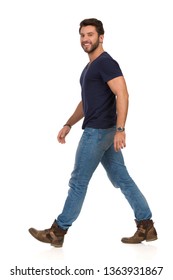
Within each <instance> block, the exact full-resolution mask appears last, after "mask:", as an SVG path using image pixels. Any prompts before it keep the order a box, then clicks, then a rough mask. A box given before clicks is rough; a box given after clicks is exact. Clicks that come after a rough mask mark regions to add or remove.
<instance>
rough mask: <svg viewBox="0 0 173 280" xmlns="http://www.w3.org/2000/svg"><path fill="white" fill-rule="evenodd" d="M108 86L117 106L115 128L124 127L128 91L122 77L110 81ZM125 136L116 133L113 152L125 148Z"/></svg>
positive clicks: (121, 133) (123, 133)
mask: <svg viewBox="0 0 173 280" xmlns="http://www.w3.org/2000/svg"><path fill="white" fill-rule="evenodd" d="M108 86H109V87H110V89H111V91H112V92H113V93H114V94H115V95H116V99H117V100H116V102H117V103H116V104H117V105H116V106H117V123H116V126H117V127H125V123H126V118H127V112H128V91H127V86H126V82H125V80H124V77H122V76H121V77H118V78H114V79H112V80H110V81H109V82H108ZM125 138H126V135H125V131H124V132H116V134H115V137H114V148H115V151H119V150H120V149H122V148H124V147H125V146H126V139H125Z"/></svg>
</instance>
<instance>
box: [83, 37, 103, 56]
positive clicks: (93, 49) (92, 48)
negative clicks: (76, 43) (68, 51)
mask: <svg viewBox="0 0 173 280" xmlns="http://www.w3.org/2000/svg"><path fill="white" fill-rule="evenodd" d="M98 46H99V40H97V42H96V43H95V44H92V45H91V48H90V49H89V50H87V48H86V49H85V46H82V48H83V50H84V51H85V52H86V53H88V54H91V53H93V52H94V51H95V50H96V49H97V48H98Z"/></svg>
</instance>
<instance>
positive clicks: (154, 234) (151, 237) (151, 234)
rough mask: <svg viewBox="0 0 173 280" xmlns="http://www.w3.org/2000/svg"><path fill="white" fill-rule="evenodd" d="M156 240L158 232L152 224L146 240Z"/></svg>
mask: <svg viewBox="0 0 173 280" xmlns="http://www.w3.org/2000/svg"><path fill="white" fill-rule="evenodd" d="M154 240H157V232H156V230H155V228H154V227H153V226H152V228H151V229H150V230H149V231H148V232H147V235H146V241H147V242H149V241H154Z"/></svg>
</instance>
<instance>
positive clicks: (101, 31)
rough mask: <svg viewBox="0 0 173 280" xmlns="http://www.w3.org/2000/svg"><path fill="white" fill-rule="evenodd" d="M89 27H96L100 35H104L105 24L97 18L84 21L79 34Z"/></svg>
mask: <svg viewBox="0 0 173 280" xmlns="http://www.w3.org/2000/svg"><path fill="white" fill-rule="evenodd" d="M88 25H92V26H95V28H96V31H97V33H98V34H99V35H103V34H104V29H103V23H102V22H101V21H100V20H98V19H96V18H87V19H84V20H82V21H81V23H80V27H79V33H80V31H81V28H82V27H84V26H88Z"/></svg>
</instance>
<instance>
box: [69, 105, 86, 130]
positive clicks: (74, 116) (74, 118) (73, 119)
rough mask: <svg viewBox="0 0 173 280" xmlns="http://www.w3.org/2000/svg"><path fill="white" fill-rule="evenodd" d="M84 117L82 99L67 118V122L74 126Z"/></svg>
mask: <svg viewBox="0 0 173 280" xmlns="http://www.w3.org/2000/svg"><path fill="white" fill-rule="evenodd" d="M83 117H84V113H83V105H82V101H80V102H79V104H78V106H77V107H76V109H75V111H74V113H73V114H72V116H71V117H70V118H69V119H68V120H67V122H66V123H67V124H69V125H70V126H73V125H74V124H76V123H77V122H78V121H80V120H81V119H82V118H83Z"/></svg>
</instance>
